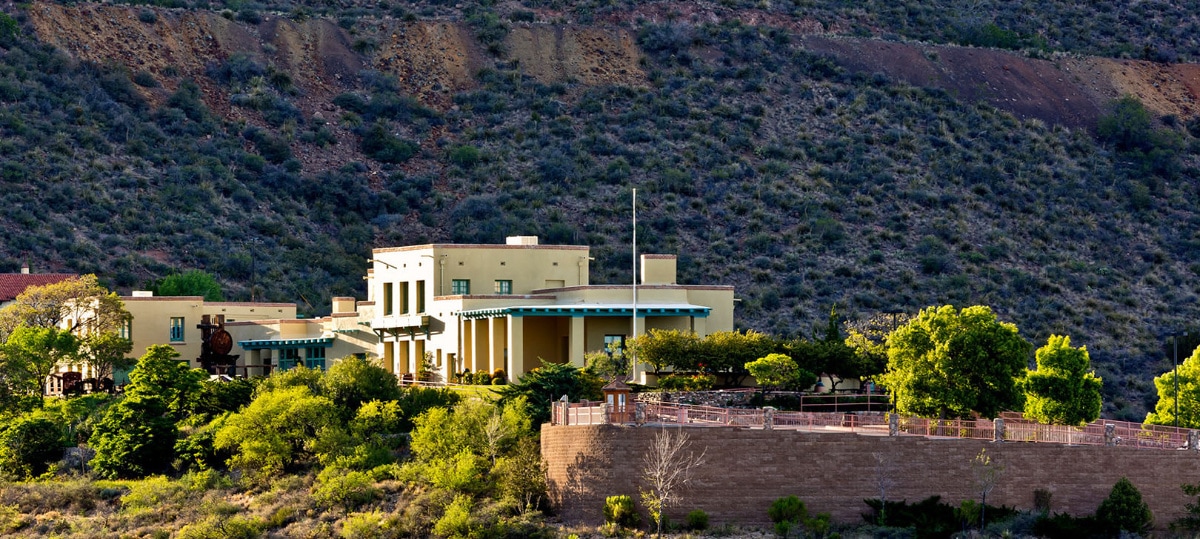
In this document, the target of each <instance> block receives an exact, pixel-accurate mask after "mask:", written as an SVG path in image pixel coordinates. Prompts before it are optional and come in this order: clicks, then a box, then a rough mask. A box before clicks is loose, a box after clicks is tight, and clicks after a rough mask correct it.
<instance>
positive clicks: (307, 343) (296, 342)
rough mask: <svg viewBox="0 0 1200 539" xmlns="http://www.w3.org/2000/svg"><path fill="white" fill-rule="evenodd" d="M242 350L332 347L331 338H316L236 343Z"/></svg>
mask: <svg viewBox="0 0 1200 539" xmlns="http://www.w3.org/2000/svg"><path fill="white" fill-rule="evenodd" d="M238 346H240V347H242V349H243V350H283V349H288V348H312V347H315V346H319V347H321V348H329V347H330V346H333V337H318V338H315V339H263V340H257V341H238Z"/></svg>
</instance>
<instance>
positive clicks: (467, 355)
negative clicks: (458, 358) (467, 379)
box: [462, 320, 475, 372]
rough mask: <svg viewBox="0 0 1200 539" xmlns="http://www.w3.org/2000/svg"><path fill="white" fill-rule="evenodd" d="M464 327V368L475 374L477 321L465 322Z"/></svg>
mask: <svg viewBox="0 0 1200 539" xmlns="http://www.w3.org/2000/svg"><path fill="white" fill-rule="evenodd" d="M462 326H463V327H462V368H464V369H471V372H475V320H464V321H463V322H462Z"/></svg>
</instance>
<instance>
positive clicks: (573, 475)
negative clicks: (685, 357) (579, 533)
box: [542, 425, 1200, 527]
mask: <svg viewBox="0 0 1200 539" xmlns="http://www.w3.org/2000/svg"><path fill="white" fill-rule="evenodd" d="M676 428H677V427H676ZM658 432H659V428H654V427H625V426H613V425H597V426H590V427H588V426H565V427H564V426H550V425H543V426H542V456H543V458H544V459H545V461H546V464H547V467H548V472H549V483H550V491H551V493H550V494H551V498H552V503H553V504H554V505H555V506H556V507H557V508H558V510H559V511H560V512H561V514H562V515H563V517H564V519H566V520H567V521H569V522H580V523H588V524H597V523H600V522H602V521H603V513H602V508H603V505H604V497H605V496H610V495H614V494H629V495H632V496H634V497H635V499H636V498H637V489H638V487H639V485H640V484H641V483H640V479H639V470H640V469H641V468H642V458H643V457H642V455H643V450H644V448H645V447H647V446H648V445H649V443H650V441H651V440H653V438H654V436H655V435H656V434H657V433H658ZM686 432H687V433H688V435H689V436H690V437H691V439H692V443H693V447H694V448H695V450H696V452H699V451H702V450H705V449H707V461H708V462H707V465H706V466H704V467H703V469H701V470H699V472H698V473H697V475H696V476H695V480H694V484H693V486H692V487H691V488H690V489H689V490H688V491H687V495H686V501H685V502H684V504H683V505H682V506H681V507H678V508H676V509H674V510H673V511H671V512H669V513H668V514H669V515H670V517H671V518H672V519H675V520H678V519H681V518H683V516H684V515H685V514H686V513H687V512H688V511H690V510H692V509H697V508H699V509H704V510H705V511H707V512H708V513H709V515H710V517H711V518H712V521H713V523H714V524H719V523H724V522H732V523H740V524H752V523H766V522H767V521H768V519H767V507H768V506H769V505H770V503H771V501H773V500H775V499H776V498H779V497H781V496H786V495H788V494H795V495H797V496H799V497H800V499H802V500H804V501H805V503H806V504H807V505H808V508H809V510H810V511H815V512H829V513H832V514H833V518H834V520H836V521H840V522H849V523H856V522H861V516H860V515H861V514H862V513H863V512H865V511H866V510H867V506H866V505H865V504H864V503H863V499H865V498H878V497H879V488H878V484H879V482H878V479H877V477H878V474H877V473H876V470H877V469H878V468H879V465H878V464H877V463H878V461H877V458H876V455H881V456H883V457H884V459H885V461H887V462H889V463H890V464H889V465H888V466H886V467H887V468H890V469H891V471H890V472H888V473H887V475H888V476H889V477H890V478H891V479H892V480H893V481H894V485H895V486H894V487H892V488H891V489H890V491H889V492H888V498H889V499H896V500H899V499H907V500H908V501H910V502H915V501H919V500H921V499H924V498H926V497H928V496H930V495H934V494H938V495H941V496H942V498H943V500H944V501H947V502H949V503H952V504H956V505H957V504H958V503H959V502H960V501H962V500H964V499H967V498H975V499H977V498H978V493H977V492H973V490H974V486H973V482H974V481H973V479H972V477H973V476H972V470H971V465H970V462H971V460H972V459H973V458H974V457H975V456H976V455H977V454H978V453H979V451H980V450H981V449H984V448H986V449H987V452H988V454H989V455H991V456H992V458H993V459H994V460H995V461H996V462H998V463H999V464H1000V465H1001V466H1003V467H1004V471H1003V473H1002V475H1001V478H1000V482H999V484H998V485H997V487H996V489H995V490H994V491H993V492H992V493H991V494H990V495H989V498H988V503H990V504H994V505H999V504H1004V505H1009V506H1016V507H1017V508H1019V509H1030V508H1032V506H1033V491H1034V490H1035V489H1047V490H1049V491H1050V492H1051V493H1052V494H1053V497H1052V502H1051V504H1052V509H1053V510H1054V511H1059V512H1062V511H1065V512H1069V513H1073V514H1091V513H1093V512H1094V511H1095V510H1096V507H1097V506H1098V505H1099V504H1100V501H1101V500H1103V499H1104V498H1105V497H1106V496H1108V493H1109V491H1110V490H1111V489H1112V486H1113V484H1114V483H1116V482H1117V480H1118V479H1120V478H1121V476H1126V477H1128V478H1129V479H1130V480H1131V481H1132V482H1133V484H1134V485H1136V486H1137V488H1138V489H1139V490H1140V491H1141V492H1142V496H1143V498H1144V499H1145V500H1146V502H1147V503H1148V504H1149V505H1150V508H1151V510H1152V511H1153V512H1154V519H1155V526H1156V527H1165V526H1166V525H1167V524H1169V523H1170V521H1171V520H1174V519H1176V518H1178V517H1179V516H1181V515H1182V513H1183V509H1184V504H1185V503H1187V502H1188V499H1187V497H1185V496H1184V495H1183V493H1182V492H1181V490H1180V488H1179V486H1180V484H1182V483H1184V482H1193V483H1195V482H1200V452H1195V451H1161V450H1145V449H1143V450H1138V449H1132V448H1125V447H1096V446H1088V447H1082V446H1064V445H1056V444H1032V443H1000V444H997V443H991V442H984V441H976V440H955V439H937V440H935V439H928V438H924V437H915V436H914V437H908V436H905V437H895V438H890V437H877V436H860V435H856V434H848V433H809V432H798V431H784V430H775V431H762V430H748V429H731V428H703V427H693V428H687V429H686Z"/></svg>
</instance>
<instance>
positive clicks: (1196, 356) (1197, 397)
mask: <svg viewBox="0 0 1200 539" xmlns="http://www.w3.org/2000/svg"><path fill="white" fill-rule="evenodd" d="M1178 373H1179V375H1178V376H1179V386H1178V401H1179V404H1178V408H1179V426H1180V427H1184V428H1189V429H1195V428H1200V348H1197V349H1196V350H1195V351H1193V352H1192V355H1191V357H1189V358H1187V359H1185V360H1184V361H1183V363H1181V364H1180V365H1179V370H1178ZM1175 377H1176V371H1175V370H1174V369H1172V370H1169V371H1167V372H1165V373H1163V374H1162V376H1158V377H1155V378H1154V387H1155V389H1157V390H1158V404H1156V405H1155V406H1154V411H1153V412H1150V413H1149V414H1146V423H1147V424H1150V425H1174V424H1175V408H1176V404H1175V401H1176V391H1177V390H1176V386H1175Z"/></svg>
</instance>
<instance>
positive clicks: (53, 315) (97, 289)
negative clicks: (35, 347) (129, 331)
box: [0, 275, 133, 338]
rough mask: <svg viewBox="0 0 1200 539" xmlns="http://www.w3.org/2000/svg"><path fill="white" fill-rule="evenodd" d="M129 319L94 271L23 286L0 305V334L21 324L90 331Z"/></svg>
mask: <svg viewBox="0 0 1200 539" xmlns="http://www.w3.org/2000/svg"><path fill="white" fill-rule="evenodd" d="M132 319H133V317H132V316H130V314H129V311H126V310H125V304H124V303H123V302H122V301H121V298H120V297H118V296H117V295H116V293H114V292H109V291H108V290H107V289H105V288H104V287H103V286H100V284H99V282H98V281H97V280H96V276H95V275H84V276H82V277H77V278H72V279H67V280H65V281H60V282H57V283H53V284H48V285H44V286H31V287H29V288H27V289H25V291H24V292H22V293H21V294H20V295H18V296H17V297H16V299H14V300H13V302H12V303H11V304H9V305H7V306H5V307H4V308H3V309H0V337H4V338H7V336H8V335H9V334H10V333H12V332H13V331H14V330H16V329H17V327H19V326H23V325H24V326H29V327H41V328H59V329H64V330H66V331H67V332H69V333H72V334H76V335H94V334H97V333H106V332H110V331H119V330H120V329H121V327H122V326H124V325H125V324H126V323H127V322H129V321H130V320H132Z"/></svg>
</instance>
